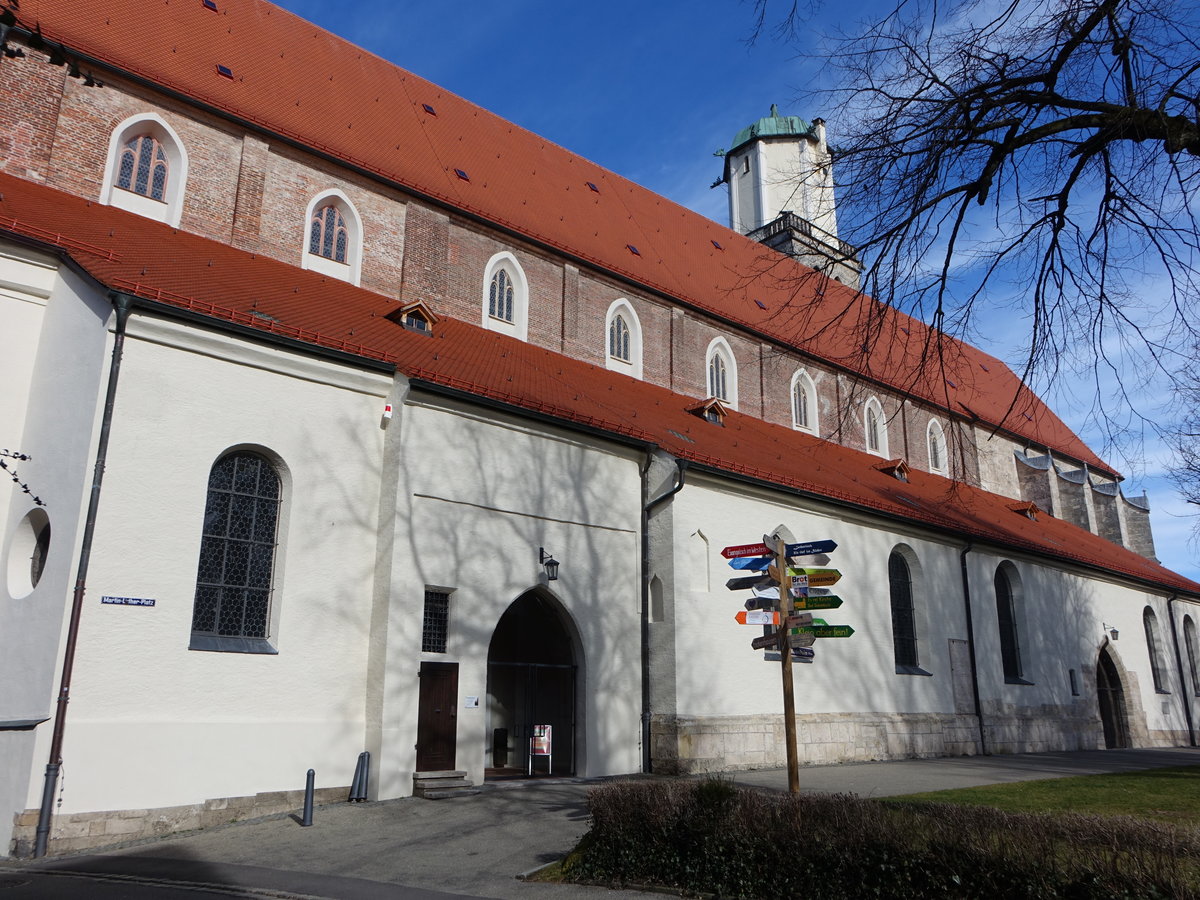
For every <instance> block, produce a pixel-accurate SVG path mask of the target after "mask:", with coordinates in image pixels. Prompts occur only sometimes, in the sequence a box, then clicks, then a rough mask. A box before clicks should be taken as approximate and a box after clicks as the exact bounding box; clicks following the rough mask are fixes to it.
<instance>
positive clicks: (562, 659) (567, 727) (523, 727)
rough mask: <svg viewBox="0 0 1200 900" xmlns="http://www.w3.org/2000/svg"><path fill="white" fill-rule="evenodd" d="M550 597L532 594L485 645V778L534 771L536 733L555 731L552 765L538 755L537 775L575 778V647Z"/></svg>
mask: <svg viewBox="0 0 1200 900" xmlns="http://www.w3.org/2000/svg"><path fill="white" fill-rule="evenodd" d="M571 625H572V623H571V621H570V617H569V616H568V615H567V613H566V611H565V610H563V608H562V606H561V605H560V604H559V602H558V601H557V600H556V599H555V598H554V597H553V596H549V595H547V594H544V593H542V592H540V591H536V590H534V591H528V592H526V593H524V594H522V595H521V596H520V597H518V598H517V599H516V600H515V601H514V602H513V604H512V605H511V606H509V608H508V609H507V610H506V611H505V612H504V615H502V616H501V617H500V621H499V622H498V623H497V624H496V630H495V631H494V632H493V633H492V641H491V644H490V645H489V646H488V676H487V704H488V708H487V714H488V723H489V724H488V728H489V729H490V735H491V747H490V754H489V755H490V764H489V766H488V768H487V777H488V778H504V777H517V776H521V775H526V774H528V773H529V772H530V771H531V765H530V762H531V761H530V753H529V751H530V738H531V737H532V736H533V732H534V726H537V725H549V726H550V727H551V729H552V730H551V738H552V744H551V753H550V756H549V758H547V757H544V756H535V757H534V758H533V760H532V772H533V774H535V775H536V774H541V773H546V772H550V773H553V774H554V775H574V774H575V757H576V753H575V726H576V700H575V694H576V672H577V670H578V662H577V650H576V648H577V647H578V642H577V640H576V639H575V637H574V635H573V631H574V629H573V628H572V627H571Z"/></svg>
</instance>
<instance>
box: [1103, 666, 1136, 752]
mask: <svg viewBox="0 0 1200 900" xmlns="http://www.w3.org/2000/svg"><path fill="white" fill-rule="evenodd" d="M1096 694H1097V697H1098V699H1099V701H1100V722H1101V724H1102V725H1103V726H1104V749H1105V750H1115V749H1117V748H1118V747H1128V746H1129V724H1128V721H1129V720H1128V718H1127V714H1126V711H1125V691H1124V690H1123V689H1122V687H1121V675H1120V673H1119V672H1117V666H1116V663H1114V662H1113V660H1112V657H1111V656H1110V655H1109V653H1108V648H1107V647H1104V648H1103V649H1101V651H1100V659H1099V660H1098V661H1097V663H1096Z"/></svg>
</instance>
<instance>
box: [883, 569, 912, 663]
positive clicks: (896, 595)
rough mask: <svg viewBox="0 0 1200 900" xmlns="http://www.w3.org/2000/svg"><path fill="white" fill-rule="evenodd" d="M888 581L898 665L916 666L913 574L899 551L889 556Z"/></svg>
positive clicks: (893, 642)
mask: <svg viewBox="0 0 1200 900" xmlns="http://www.w3.org/2000/svg"><path fill="white" fill-rule="evenodd" d="M888 583H889V586H890V588H891V596H892V647H893V649H894V651H895V654H896V665H897V666H911V667H914V668H915V667H916V666H917V665H918V662H917V621H916V613H915V611H914V610H913V594H912V575H911V574H910V573H909V571H908V563H907V562H905V561H904V557H903V556H901V555H900V554H899V553H893V554H892V555H891V556H890V557H888Z"/></svg>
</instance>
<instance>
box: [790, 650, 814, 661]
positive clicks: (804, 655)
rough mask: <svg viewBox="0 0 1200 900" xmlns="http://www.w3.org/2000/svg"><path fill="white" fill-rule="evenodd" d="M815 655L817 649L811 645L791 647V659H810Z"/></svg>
mask: <svg viewBox="0 0 1200 900" xmlns="http://www.w3.org/2000/svg"><path fill="white" fill-rule="evenodd" d="M816 655H817V651H816V650H814V649H813V648H812V647H793V648H792V659H812V658H813V657H814V656H816Z"/></svg>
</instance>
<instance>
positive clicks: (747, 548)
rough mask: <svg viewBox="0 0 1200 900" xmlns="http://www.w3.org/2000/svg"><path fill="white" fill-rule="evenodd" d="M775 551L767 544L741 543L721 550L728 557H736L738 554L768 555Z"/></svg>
mask: <svg viewBox="0 0 1200 900" xmlns="http://www.w3.org/2000/svg"><path fill="white" fill-rule="evenodd" d="M771 552H773V551H772V550H771V548H769V547H768V546H767V545H766V544H739V545H737V546H734V547H726V548H725V549H724V550H722V551H721V555H722V556H723V557H725V558H726V559H734V558H735V557H738V556H766V555H767V554H768V553H771Z"/></svg>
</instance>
